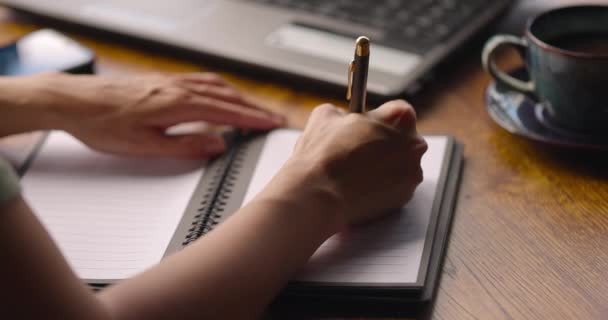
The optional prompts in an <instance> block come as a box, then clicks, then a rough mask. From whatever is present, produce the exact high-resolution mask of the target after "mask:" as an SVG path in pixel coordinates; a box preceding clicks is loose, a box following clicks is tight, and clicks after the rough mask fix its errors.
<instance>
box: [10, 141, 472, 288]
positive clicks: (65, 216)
mask: <svg viewBox="0 0 608 320" xmlns="http://www.w3.org/2000/svg"><path fill="white" fill-rule="evenodd" d="M299 133H300V132H299V131H297V130H289V129H281V130H275V131H272V132H270V133H267V134H262V135H257V136H249V137H244V136H239V137H236V138H235V139H234V143H233V144H232V145H233V146H232V147H231V148H230V150H229V152H227V153H226V154H225V155H224V156H222V157H220V158H218V159H216V160H214V161H212V162H210V163H205V162H201V161H181V160H168V159H144V158H123V157H116V156H111V155H106V154H101V153H98V152H95V151H92V150H90V149H88V148H87V147H85V146H84V145H83V144H81V143H80V142H79V141H78V140H76V139H74V138H72V137H71V136H69V135H67V134H65V133H63V132H52V133H50V134H49V136H48V137H47V139H46V141H45V142H44V143H43V145H42V146H41V147H40V149H39V151H38V154H37V155H36V156H35V158H34V159H33V161H32V162H31V164H30V167H29V168H28V170H27V171H26V173H25V174H24V176H23V178H22V183H23V187H24V194H25V197H26V199H27V200H28V202H29V203H30V205H31V206H32V207H33V209H34V211H35V212H36V214H37V215H38V217H39V219H40V220H41V221H42V223H43V225H44V226H45V227H46V228H47V230H48V231H49V232H50V234H51V236H52V237H53V239H54V240H55V241H56V242H57V244H58V246H59V248H60V249H61V251H62V252H63V253H64V255H65V256H66V258H67V260H68V262H69V264H70V265H71V266H72V267H73V268H74V270H75V271H76V273H77V274H78V275H79V276H80V277H81V278H82V279H83V280H85V281H87V282H88V283H91V284H107V283H112V282H115V281H119V280H122V279H125V278H129V277H131V276H133V275H134V274H135V273H137V272H140V271H142V270H144V269H146V268H149V267H151V266H153V265H155V264H157V263H158V262H159V261H160V260H161V259H162V258H163V257H164V256H167V255H170V254H172V253H174V252H176V251H178V250H180V249H181V248H183V247H184V246H186V245H188V244H189V243H190V242H192V241H194V240H196V239H197V238H198V237H201V236H204V234H205V233H207V232H209V231H210V230H212V229H213V227H214V226H216V225H217V224H220V223H222V222H223V221H224V220H225V219H227V218H229V217H230V216H231V215H232V214H233V213H234V212H235V211H237V210H238V208H239V207H241V206H243V205H244V204H246V203H247V202H248V201H250V200H251V199H253V198H254V197H255V195H256V194H257V193H258V192H259V191H260V190H261V189H262V188H263V187H264V186H265V185H266V183H267V182H268V181H269V180H270V179H271V178H272V176H273V175H274V174H275V173H276V172H277V171H278V169H279V168H280V166H281V165H282V164H283V163H284V162H285V161H286V160H287V158H288V157H289V155H290V154H291V151H292V149H293V146H294V144H295V142H296V140H297V138H298V135H299ZM425 138H426V139H427V142H428V144H429V150H428V152H427V153H426V154H425V156H424V157H423V164H422V167H423V171H424V181H423V182H422V184H421V185H420V186H419V187H418V189H417V190H416V192H415V195H414V198H413V199H412V201H411V202H410V203H409V204H408V205H407V206H406V207H405V208H403V209H402V210H401V212H399V213H393V214H390V215H387V216H386V217H384V218H381V219H380V220H378V221H375V222H372V223H369V224H367V225H365V226H361V227H357V228H353V229H352V230H350V231H348V232H345V233H343V234H338V235H335V236H334V237H332V238H330V239H329V240H327V241H326V242H325V243H324V244H323V245H322V246H321V247H320V248H319V249H318V250H317V251H316V252H315V254H314V255H313V256H312V258H311V259H310V261H309V263H308V264H307V265H306V266H305V267H304V268H303V269H302V271H301V272H300V273H299V274H298V275H297V276H296V277H294V279H293V280H292V282H291V283H290V286H288V288H287V289H286V293H291V294H295V295H297V294H307V293H310V292H325V293H330V294H331V293H340V292H343V291H344V290H345V289H348V291H349V292H352V291H353V290H354V291H357V290H360V291H361V292H363V293H365V294H369V292H370V290H371V292H376V291H377V290H381V289H383V288H384V289H390V290H389V291H390V292H391V294H395V295H396V296H398V297H409V298H412V299H418V300H424V299H428V298H429V297H430V296H431V293H432V291H433V288H434V287H435V282H436V276H437V274H438V272H439V265H440V261H441V259H440V258H441V256H442V252H443V248H444V245H445V241H446V237H447V232H448V229H449V222H450V218H451V215H452V207H453V201H454V194H455V190H456V186H457V178H458V172H459V171H460V163H461V158H462V155H461V148H460V147H459V145H458V144H456V143H455V142H454V140H453V139H452V138H450V137H447V136H427V137H425ZM378 187H380V188H381V187H382V186H381V185H379V186H378ZM395 289H396V290H395Z"/></svg>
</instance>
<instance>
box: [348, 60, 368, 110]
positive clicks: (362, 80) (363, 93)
mask: <svg viewBox="0 0 608 320" xmlns="http://www.w3.org/2000/svg"><path fill="white" fill-rule="evenodd" d="M354 62H355V63H354V65H355V70H353V75H352V77H353V80H352V82H353V83H352V94H351V98H350V105H349V108H350V111H351V112H358V113H362V112H365V108H366V98H367V73H368V67H369V55H365V56H359V55H355V61H354Z"/></svg>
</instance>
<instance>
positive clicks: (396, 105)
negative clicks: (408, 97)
mask: <svg viewBox="0 0 608 320" xmlns="http://www.w3.org/2000/svg"><path fill="white" fill-rule="evenodd" d="M367 115H368V116H369V117H371V118H373V119H376V120H377V121H380V122H382V123H384V124H385V125H388V126H391V127H393V128H395V129H397V130H399V131H401V132H405V133H411V132H415V130H416V111H414V108H413V107H412V106H411V105H410V104H409V103H407V102H405V101H404V100H393V101H389V102H387V103H385V104H383V105H381V106H380V107H378V108H376V109H374V110H372V111H370V112H368V113H367Z"/></svg>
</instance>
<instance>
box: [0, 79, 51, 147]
mask: <svg viewBox="0 0 608 320" xmlns="http://www.w3.org/2000/svg"><path fill="white" fill-rule="evenodd" d="M35 81H37V80H36V79H35V77H15V78H7V77H0V114H1V115H2V116H1V117H0V137H2V136H7V135H11V134H16V133H23V132H28V131H35V130H46V129H51V128H52V127H54V126H58V125H59V124H58V118H57V115H56V114H55V112H53V110H52V109H51V108H50V107H49V105H48V104H46V103H44V102H43V101H42V99H41V97H39V96H40V92H36V90H35V88H34V87H35Z"/></svg>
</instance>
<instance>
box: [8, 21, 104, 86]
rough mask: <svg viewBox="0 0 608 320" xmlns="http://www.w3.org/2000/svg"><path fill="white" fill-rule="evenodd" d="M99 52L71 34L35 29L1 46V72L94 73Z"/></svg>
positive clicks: (19, 73) (14, 73)
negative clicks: (96, 54)
mask: <svg viewBox="0 0 608 320" xmlns="http://www.w3.org/2000/svg"><path fill="white" fill-rule="evenodd" d="M94 64H95V53H94V52H93V51H92V50H91V49H89V48H87V47H85V46H83V45H81V44H80V43H78V42H76V41H75V40H73V39H70V38H68V37H67V36H65V35H63V34H61V33H59V32H57V31H54V30H51V29H42V30H38V31H35V32H32V33H30V34H28V35H26V36H24V37H22V38H20V39H19V40H17V41H16V42H14V43H11V44H9V45H7V46H5V47H2V48H0V75H4V76H15V75H30V74H36V73H41V72H53V71H59V72H67V73H78V74H90V73H93V72H94Z"/></svg>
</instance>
